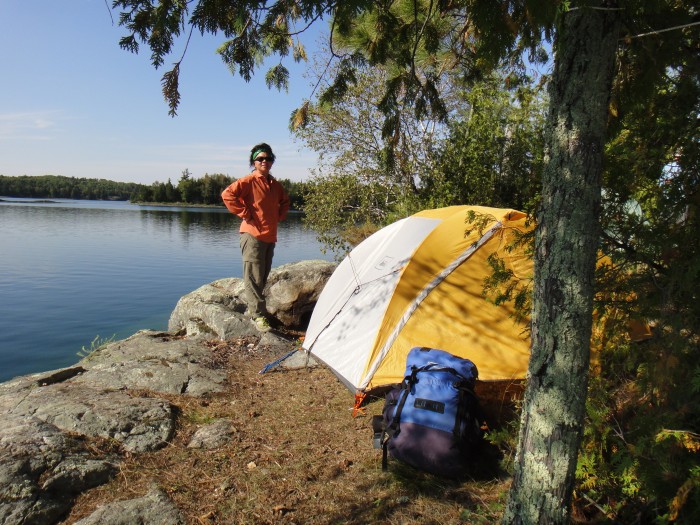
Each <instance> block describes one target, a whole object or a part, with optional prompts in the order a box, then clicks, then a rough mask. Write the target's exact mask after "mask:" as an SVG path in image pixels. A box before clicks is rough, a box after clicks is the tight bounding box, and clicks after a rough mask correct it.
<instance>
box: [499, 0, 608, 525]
mask: <svg viewBox="0 0 700 525" xmlns="http://www.w3.org/2000/svg"><path fill="white" fill-rule="evenodd" d="M594 3H595V2H594ZM600 3H601V4H603V5H606V3H605V2H600ZM557 29H558V31H557V37H556V41H555V46H556V48H555V53H556V54H555V63H554V73H553V77H552V81H551V86H550V97H551V98H550V110H549V116H548V122H547V135H548V137H547V147H546V153H545V171H544V177H543V190H542V201H541V204H540V208H539V211H538V218H537V219H538V220H537V233H536V241H535V242H536V253H535V283H534V287H535V288H534V296H533V314H532V354H531V357H530V364H529V369H528V386H527V390H526V393H525V401H524V406H523V412H522V419H521V427H520V436H519V443H518V453H517V456H516V460H515V471H514V474H513V483H512V485H511V489H510V493H509V495H508V504H507V507H506V510H505V513H504V517H503V523H504V524H535V523H537V524H544V523H547V524H549V523H552V524H558V523H567V522H568V521H569V514H570V506H571V505H570V504H571V494H572V491H573V484H574V475H575V470H576V459H577V452H578V446H579V443H580V439H581V432H582V428H583V420H584V414H585V401H586V390H587V383H588V378H587V375H588V365H589V345H590V337H591V325H592V304H593V278H594V271H595V260H596V251H597V250H596V248H597V245H598V231H599V230H598V228H599V223H598V221H599V208H600V191H601V180H600V175H601V169H602V162H603V146H604V143H605V130H606V121H607V115H608V112H607V109H608V101H609V96H610V89H611V85H612V77H613V69H614V64H615V55H616V48H617V39H618V34H619V15H618V13H617V11H615V10H612V9H604V10H603V9H590V8H578V9H571V10H570V11H569V12H567V13H565V14H564V15H562V17H561V20H560V21H559V24H558V28H557Z"/></svg>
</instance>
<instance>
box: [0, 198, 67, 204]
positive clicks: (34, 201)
mask: <svg viewBox="0 0 700 525" xmlns="http://www.w3.org/2000/svg"><path fill="white" fill-rule="evenodd" d="M0 202H9V203H13V202H16V203H17V204H34V203H37V202H38V203H46V204H58V201H52V200H48V199H32V200H28V201H27V200H22V201H21V200H14V199H13V200H8V199H2V198H0Z"/></svg>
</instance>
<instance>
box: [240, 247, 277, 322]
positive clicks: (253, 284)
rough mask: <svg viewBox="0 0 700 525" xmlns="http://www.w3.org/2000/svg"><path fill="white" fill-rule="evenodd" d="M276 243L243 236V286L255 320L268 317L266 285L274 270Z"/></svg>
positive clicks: (250, 312) (249, 312) (250, 311)
mask: <svg viewBox="0 0 700 525" xmlns="http://www.w3.org/2000/svg"><path fill="white" fill-rule="evenodd" d="M274 253H275V243H274V242H263V241H259V240H258V239H256V238H255V237H253V236H252V235H250V234H249V233H242V234H241V256H242V257H241V258H242V259H243V285H244V286H245V301H246V303H247V304H248V312H247V313H248V315H250V316H251V317H253V318H256V317H261V316H266V315H267V306H266V304H265V295H264V293H263V292H264V291H265V285H266V284H267V278H268V276H269V275H270V270H271V269H272V256H273V255H274Z"/></svg>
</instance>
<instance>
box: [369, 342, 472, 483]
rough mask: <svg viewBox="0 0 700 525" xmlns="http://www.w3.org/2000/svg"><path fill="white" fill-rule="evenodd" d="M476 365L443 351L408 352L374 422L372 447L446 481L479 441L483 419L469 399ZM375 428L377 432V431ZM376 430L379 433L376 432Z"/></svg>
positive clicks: (458, 473)
mask: <svg viewBox="0 0 700 525" xmlns="http://www.w3.org/2000/svg"><path fill="white" fill-rule="evenodd" d="M477 377H478V371H477V369H476V365H474V363H472V362H471V361H470V360H468V359H463V358H460V357H456V356H454V355H452V354H450V353H448V352H445V351H443V350H436V349H431V348H420V347H416V348H413V349H412V350H411V351H410V352H409V353H408V357H407V359H406V374H405V377H404V379H403V381H402V382H401V384H400V385H398V386H396V387H395V388H393V389H392V390H391V391H390V392H389V393H388V394H387V396H386V400H385V403H384V409H383V411H382V416H376V417H377V418H381V419H378V420H376V421H375V422H373V423H374V425H375V446H376V445H377V441H379V445H380V446H381V448H382V450H383V454H382V469H383V470H386V469H387V454H389V455H391V456H392V457H393V458H395V459H398V460H400V461H403V462H405V463H408V464H409V465H413V466H414V467H416V468H418V469H421V470H425V471H427V472H431V473H433V474H437V475H439V476H445V477H450V478H455V477H460V476H461V475H463V474H464V470H465V466H466V464H467V461H468V460H469V457H470V455H471V454H472V453H473V451H474V449H475V448H476V447H477V446H478V445H479V443H480V442H481V440H482V438H483V433H484V431H483V428H482V427H483V426H484V423H483V418H482V416H481V410H480V407H479V400H478V398H477V396H476V394H475V393H474V384H475V382H476V379H477ZM377 427H379V429H378V428H377ZM378 430H379V432H378Z"/></svg>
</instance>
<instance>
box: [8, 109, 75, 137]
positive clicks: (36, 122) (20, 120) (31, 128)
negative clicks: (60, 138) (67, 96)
mask: <svg viewBox="0 0 700 525" xmlns="http://www.w3.org/2000/svg"><path fill="white" fill-rule="evenodd" d="M60 120H61V112H60V111H26V112H14V113H0V140H39V141H41V140H50V139H51V138H52V134H50V133H47V132H49V131H51V130H56V129H58V121H60Z"/></svg>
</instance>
